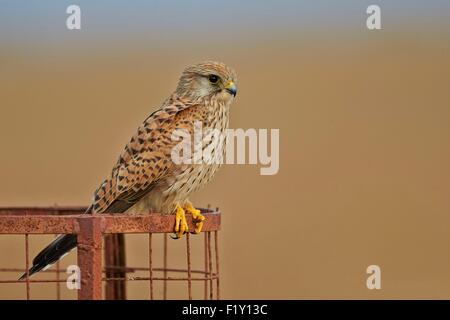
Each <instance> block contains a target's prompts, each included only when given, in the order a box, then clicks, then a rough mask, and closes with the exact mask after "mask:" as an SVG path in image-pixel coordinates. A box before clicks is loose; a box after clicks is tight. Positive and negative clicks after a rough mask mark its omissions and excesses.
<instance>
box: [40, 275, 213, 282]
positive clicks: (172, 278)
mask: <svg viewBox="0 0 450 320" xmlns="http://www.w3.org/2000/svg"><path fill="white" fill-rule="evenodd" d="M217 277H218V276H217V275H211V277H210V278H208V279H205V278H195V277H192V278H191V281H210V279H213V280H215V279H217ZM149 280H150V277H129V278H108V279H106V278H104V279H103V281H149ZM188 280H189V278H188V277H167V278H164V277H153V281H188ZM38 282H39V281H38Z"/></svg>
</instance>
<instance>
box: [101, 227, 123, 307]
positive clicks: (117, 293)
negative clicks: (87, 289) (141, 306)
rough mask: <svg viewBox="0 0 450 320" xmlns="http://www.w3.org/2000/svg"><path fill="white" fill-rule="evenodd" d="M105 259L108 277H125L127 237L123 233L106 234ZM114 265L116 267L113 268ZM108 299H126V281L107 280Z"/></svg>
mask: <svg viewBox="0 0 450 320" xmlns="http://www.w3.org/2000/svg"><path fill="white" fill-rule="evenodd" d="M104 240H105V243H104V245H105V250H104V261H105V270H106V277H107V278H121V277H125V271H124V270H123V269H125V239H124V235H123V234H120V233H118V234H107V235H105V238H104ZM111 267H114V268H111ZM105 299H106V300H125V299H126V287H125V284H124V283H120V282H110V281H107V282H106V284H105Z"/></svg>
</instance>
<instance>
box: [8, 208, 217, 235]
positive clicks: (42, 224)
mask: <svg viewBox="0 0 450 320" xmlns="http://www.w3.org/2000/svg"><path fill="white" fill-rule="evenodd" d="M204 216H205V218H206V219H205V221H203V230H204V231H217V230H219V229H220V214H218V213H205V214H204ZM90 219H92V216H91V215H88V214H86V215H85V214H81V215H65V216H64V215H63V216H52V215H30V216H23V215H17V214H16V215H12V214H7V215H1V214H0V234H26V233H29V234H55V233H57V234H61V233H64V234H68V233H72V234H74V233H78V232H79V230H78V226H79V224H78V223H79V221H81V220H90ZM95 219H97V220H101V230H100V231H101V232H102V233H149V232H150V233H170V232H173V227H174V225H175V216H174V215H161V214H148V215H124V214H115V215H111V214H101V215H100V214H99V215H97V216H96V217H95ZM186 220H187V222H188V225H189V229H194V223H193V222H192V217H191V215H187V216H186Z"/></svg>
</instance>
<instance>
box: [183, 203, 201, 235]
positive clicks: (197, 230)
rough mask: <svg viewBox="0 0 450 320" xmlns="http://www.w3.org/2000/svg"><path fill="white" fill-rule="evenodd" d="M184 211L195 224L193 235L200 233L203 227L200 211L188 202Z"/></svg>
mask: <svg viewBox="0 0 450 320" xmlns="http://www.w3.org/2000/svg"><path fill="white" fill-rule="evenodd" d="M184 210H185V211H186V212H187V213H190V214H191V215H192V220H193V221H194V222H195V230H194V233H200V232H201V231H202V227H203V220H205V217H204V216H203V215H202V214H201V213H200V212H201V211H200V210H198V209H195V208H194V206H193V205H192V203H190V202H187V203H186V205H185V207H184Z"/></svg>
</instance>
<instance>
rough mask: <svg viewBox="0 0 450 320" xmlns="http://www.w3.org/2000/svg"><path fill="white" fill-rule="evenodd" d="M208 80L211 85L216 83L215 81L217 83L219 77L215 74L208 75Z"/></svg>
mask: <svg viewBox="0 0 450 320" xmlns="http://www.w3.org/2000/svg"><path fill="white" fill-rule="evenodd" d="M208 79H209V82H211V83H217V81H219V77H218V76H216V75H215V74H210V75H209V77H208Z"/></svg>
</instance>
